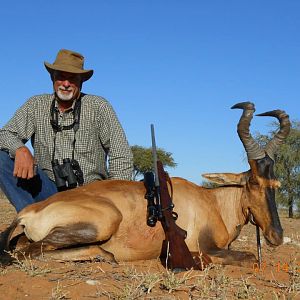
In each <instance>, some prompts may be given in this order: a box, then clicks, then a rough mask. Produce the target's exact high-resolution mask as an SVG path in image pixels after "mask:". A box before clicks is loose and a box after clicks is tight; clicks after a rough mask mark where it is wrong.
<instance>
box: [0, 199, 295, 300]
mask: <svg viewBox="0 0 300 300" xmlns="http://www.w3.org/2000/svg"><path fill="white" fill-rule="evenodd" d="M14 216H15V212H14V209H13V208H12V206H11V205H10V204H9V203H8V201H7V200H6V199H5V198H4V197H1V199H0V230H3V229H4V228H6V226H7V225H9V224H10V222H11V221H12V219H13V218H14ZM281 222H282V226H283V228H284V236H285V243H284V244H283V245H282V246H280V247H278V248H276V249H273V248H270V247H268V246H267V245H266V244H265V243H263V245H262V254H263V264H262V268H261V269H260V270H259V269H258V268H257V266H255V265H254V266H253V267H252V268H242V267H233V266H219V265H213V266H211V267H210V268H208V269H207V270H205V271H189V272H182V273H178V274H173V273H172V272H169V271H166V270H165V269H164V268H163V267H162V266H161V264H160V262H159V260H151V261H139V262H136V263H120V264H119V265H118V266H117V267H114V266H112V265H110V264H108V263H104V262H80V263H70V262H68V263H59V262H41V261H36V260H25V261H19V262H16V263H14V264H13V265H10V266H8V267H0V299H1V300H2V299H3V300H10V299H14V300H17V299H20V300H21V299H22V300H23V299H31V300H35V299H38V300H40V299H52V300H55V299H130V300H132V299H300V219H294V220H291V219H288V218H287V217H286V216H285V215H284V214H283V213H281ZM233 249H236V250H247V251H252V252H253V253H256V237H255V227H254V226H252V225H247V226H245V227H244V228H243V230H242V232H241V234H240V236H239V238H238V240H236V241H235V242H234V243H233Z"/></svg>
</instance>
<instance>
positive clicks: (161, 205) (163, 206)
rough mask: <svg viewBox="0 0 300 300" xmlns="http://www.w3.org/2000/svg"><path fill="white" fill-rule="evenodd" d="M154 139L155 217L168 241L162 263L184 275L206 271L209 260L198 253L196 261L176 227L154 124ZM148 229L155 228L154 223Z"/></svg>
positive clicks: (152, 133) (164, 245)
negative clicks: (158, 152) (194, 271)
mask: <svg viewBox="0 0 300 300" xmlns="http://www.w3.org/2000/svg"><path fill="white" fill-rule="evenodd" d="M151 137H152V155H153V169H154V174H155V184H154V185H155V198H156V204H155V206H156V216H157V219H158V220H159V221H160V222H161V224H162V227H163V230H164V232H165V240H164V241H163V244H162V249H161V254H160V261H161V263H162V265H163V266H164V267H166V268H168V269H171V270H173V271H183V270H184V271H185V270H190V269H194V270H203V269H204V268H205V267H206V266H207V265H208V264H209V263H211V259H210V257H209V256H208V255H206V254H204V253H198V252H196V253H193V254H195V257H193V256H192V253H191V252H190V251H189V249H188V247H187V245H186V243H185V241H184V240H185V238H186V236H187V232H186V231H185V230H183V229H182V228H180V227H179V226H178V225H176V223H175V220H176V219H177V217H178V215H177V214H176V213H175V212H173V207H174V205H173V203H172V198H171V196H170V194H169V191H168V184H167V183H168V182H169V183H170V184H171V180H170V178H169V176H168V174H167V173H166V172H165V171H164V167H163V164H162V163H161V161H159V160H158V159H157V152H156V143H155V134H154V125H153V124H151ZM171 187H172V185H171ZM149 200H151V199H148V205H149ZM150 202H151V201H150ZM150 204H151V203H150ZM148 219H149V218H148ZM147 223H148V222H147ZM148 225H149V224H148ZM149 226H152V223H151V224H150V225H149Z"/></svg>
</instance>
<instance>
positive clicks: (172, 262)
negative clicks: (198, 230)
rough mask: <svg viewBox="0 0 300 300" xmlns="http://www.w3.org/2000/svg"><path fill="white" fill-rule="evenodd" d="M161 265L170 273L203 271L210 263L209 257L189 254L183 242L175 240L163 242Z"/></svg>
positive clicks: (194, 253)
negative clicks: (170, 271)
mask: <svg viewBox="0 0 300 300" xmlns="http://www.w3.org/2000/svg"><path fill="white" fill-rule="evenodd" d="M160 261H161V263H162V265H163V266H164V267H165V268H167V269H170V270H172V271H176V272H179V271H187V270H191V269H193V270H201V271H202V270H204V269H205V268H206V267H207V265H209V264H210V263H211V262H212V261H211V259H210V258H209V256H207V255H206V254H205V255H201V254H200V253H196V252H193V253H191V252H190V251H189V249H188V247H187V245H186V243H185V242H184V240H180V239H178V238H175V241H174V240H171V241H170V240H164V241H163V243H162V249H161V254H160Z"/></svg>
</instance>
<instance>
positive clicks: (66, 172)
mask: <svg viewBox="0 0 300 300" xmlns="http://www.w3.org/2000/svg"><path fill="white" fill-rule="evenodd" d="M52 169H53V173H54V178H55V184H56V187H57V189H58V190H59V191H64V190H67V189H72V188H75V187H77V186H78V185H82V184H83V182H84V179H83V173H82V170H81V168H80V166H79V163H78V161H77V160H75V159H72V160H71V159H70V158H64V159H63V163H62V164H60V163H59V161H58V159H54V160H53V161H52Z"/></svg>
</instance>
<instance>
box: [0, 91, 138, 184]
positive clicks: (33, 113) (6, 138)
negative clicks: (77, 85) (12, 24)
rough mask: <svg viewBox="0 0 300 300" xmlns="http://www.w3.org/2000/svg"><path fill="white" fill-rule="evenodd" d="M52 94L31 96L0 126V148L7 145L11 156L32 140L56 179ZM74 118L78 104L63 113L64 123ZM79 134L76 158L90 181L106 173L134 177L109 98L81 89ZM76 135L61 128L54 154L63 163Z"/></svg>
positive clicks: (39, 161) (36, 154)
mask: <svg viewBox="0 0 300 300" xmlns="http://www.w3.org/2000/svg"><path fill="white" fill-rule="evenodd" d="M53 99H54V95H53V94H43V95H39V96H34V97H31V98H30V99H29V100H28V101H27V102H26V103H25V104H24V105H23V106H22V107H21V108H19V109H18V110H17V112H16V113H15V115H14V116H13V117H12V119H11V120H10V121H9V122H8V123H7V124H6V125H5V126H4V127H3V128H2V129H0V148H1V149H5V150H8V151H9V153H10V155H11V156H12V157H14V156H15V152H16V150H17V149H18V148H19V147H22V146H24V144H25V143H26V142H27V141H28V140H29V139H31V142H32V146H33V149H34V158H35V160H36V163H37V164H38V166H39V168H41V169H43V170H44V171H45V172H46V173H47V174H48V176H49V178H50V179H52V180H54V174H53V171H52V166H51V160H52V155H53V150H54V138H55V133H54V131H53V129H52V126H51V124H50V116H51V112H50V110H51V104H52V101H53ZM73 121H74V120H73V108H72V109H70V110H68V111H65V112H64V113H59V120H58V124H59V125H61V126H68V125H70V124H72V123H73ZM75 137H76V143H75V151H74V158H75V159H76V160H77V161H78V162H79V165H80V167H81V169H82V171H83V174H84V182H85V183H88V182H91V181H94V180H97V179H105V178H110V179H125V180H131V179H132V172H133V159H132V152H131V149H130V147H129V145H128V142H127V140H126V136H125V133H124V131H123V129H122V127H121V125H120V123H119V120H118V118H117V116H116V114H115V112H114V110H113V108H112V106H111V105H110V104H109V103H108V101H107V100H105V99H104V98H102V97H99V96H93V95H85V94H82V97H81V114H80V123H79V129H78V131H77V132H76V134H75ZM75 137H74V130H73V129H69V130H63V131H60V132H57V134H56V142H55V153H54V154H55V158H57V159H58V160H59V162H60V163H62V160H63V158H72V152H73V141H74V138H75ZM107 157H108V167H107Z"/></svg>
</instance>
